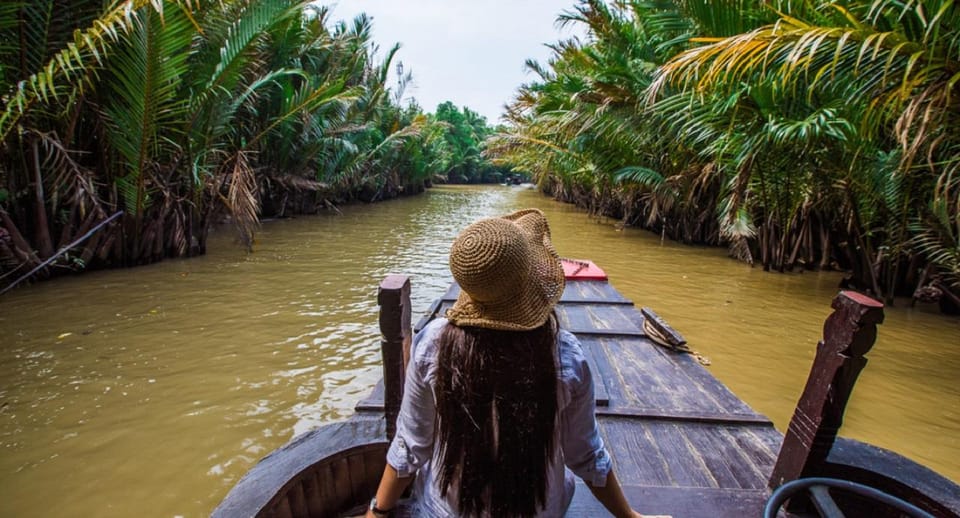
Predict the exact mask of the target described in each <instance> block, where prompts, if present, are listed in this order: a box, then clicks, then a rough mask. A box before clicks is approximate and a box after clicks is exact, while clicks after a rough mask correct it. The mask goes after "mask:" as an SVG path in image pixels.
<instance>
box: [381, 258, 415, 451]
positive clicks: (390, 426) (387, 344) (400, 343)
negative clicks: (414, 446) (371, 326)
mask: <svg viewBox="0 0 960 518" xmlns="http://www.w3.org/2000/svg"><path fill="white" fill-rule="evenodd" d="M377 304H379V305H380V334H381V337H380V353H381V354H382V355H383V413H384V415H385V416H386V418H387V440H388V441H392V440H393V436H394V435H395V434H396V433H397V415H398V414H399V413H400V401H401V400H403V380H404V373H405V372H406V366H407V362H408V361H409V359H410V343H411V338H412V336H413V335H412V332H411V329H410V278H409V277H407V276H406V275H388V276H387V277H386V278H385V279H384V280H383V282H381V283H380V289H379V290H378V291H377Z"/></svg>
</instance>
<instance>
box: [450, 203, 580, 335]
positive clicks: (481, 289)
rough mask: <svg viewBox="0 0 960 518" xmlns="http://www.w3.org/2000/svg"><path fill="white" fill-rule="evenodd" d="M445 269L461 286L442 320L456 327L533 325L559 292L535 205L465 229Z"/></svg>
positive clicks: (553, 256)
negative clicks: (533, 207) (458, 293)
mask: <svg viewBox="0 0 960 518" xmlns="http://www.w3.org/2000/svg"><path fill="white" fill-rule="evenodd" d="M450 271H451V272H452V273H453V278H454V279H456V281H457V283H458V284H459V285H460V288H461V290H460V296H459V297H458V298H457V301H456V302H455V303H454V304H453V307H452V308H450V309H449V310H448V311H447V319H449V321H450V322H451V323H453V324H455V325H458V326H476V327H483V328H487V329H502V330H508V331H525V330H529V329H535V328H537V327H540V326H541V325H543V323H544V322H546V321H547V317H548V316H549V315H550V312H551V311H552V310H553V306H554V305H555V304H556V303H557V301H558V300H560V296H561V295H562V294H563V286H564V277H563V266H562V265H561V263H560V257H559V256H558V255H557V251H556V250H554V248H553V244H552V243H551V242H550V227H549V226H548V225H547V218H546V217H544V215H543V213H542V212H540V211H539V210H537V209H526V210H521V211H518V212H514V213H513V214H508V215H506V216H502V217H499V218H490V219H482V220H480V221H477V222H476V223H474V224H472V225H470V226H469V227H467V228H466V229H464V230H463V232H461V233H460V235H459V236H457V239H456V240H455V241H454V242H453V246H452V247H451V249H450Z"/></svg>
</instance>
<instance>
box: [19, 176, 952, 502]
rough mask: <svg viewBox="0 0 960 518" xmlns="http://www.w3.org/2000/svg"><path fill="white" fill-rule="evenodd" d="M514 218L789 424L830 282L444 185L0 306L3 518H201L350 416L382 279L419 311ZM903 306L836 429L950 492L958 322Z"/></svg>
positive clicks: (524, 192)
mask: <svg viewBox="0 0 960 518" xmlns="http://www.w3.org/2000/svg"><path fill="white" fill-rule="evenodd" d="M528 206H533V207H539V208H541V209H542V210H544V211H545V212H546V213H547V217H548V218H549V220H550V223H551V227H552V229H553V236H554V243H555V245H556V247H557V249H558V251H559V252H560V254H561V255H562V256H565V257H572V258H589V259H592V260H594V261H595V262H597V263H598V264H599V265H600V266H601V267H603V268H604V269H605V270H606V271H607V273H608V275H609V276H610V281H611V283H612V284H613V285H614V286H615V287H617V288H618V289H619V290H620V291H621V292H622V293H623V294H624V295H625V296H627V297H628V298H630V299H632V300H634V301H635V302H636V303H637V305H644V306H649V307H651V308H653V309H654V310H655V311H657V312H658V313H659V314H660V315H661V316H663V317H664V318H665V319H666V320H667V321H668V322H670V324H671V325H672V326H673V327H675V328H676V329H677V330H679V331H680V332H681V333H682V334H684V335H685V336H686V337H687V339H688V340H689V343H690V345H691V347H692V348H693V349H696V350H697V351H699V352H700V353H701V354H703V355H704V356H707V357H708V358H710V360H711V361H712V365H711V366H710V367H708V368H709V369H710V371H711V372H713V373H714V375H716V376H717V377H718V378H719V379H720V380H721V381H723V382H724V383H726V384H727V385H728V386H729V387H730V388H731V389H732V390H733V391H734V392H735V393H736V394H738V395H739V396H740V397H741V398H743V399H744V400H745V401H747V403H749V404H750V405H751V406H752V407H753V408H754V409H756V410H757V411H759V412H761V413H764V414H766V415H768V416H769V417H771V418H772V419H773V420H774V422H775V423H776V425H777V427H778V428H779V429H780V430H783V429H784V428H785V427H786V424H787V423H788V422H789V419H790V416H791V414H792V412H793V408H794V405H795V403H796V400H797V397H798V396H799V394H800V391H801V390H802V388H803V384H804V381H805V380H806V377H807V374H808V372H809V368H810V363H811V361H812V359H813V355H814V351H815V346H816V343H817V340H818V339H819V337H820V332H821V326H822V322H823V320H824V318H826V316H827V315H829V313H830V311H831V309H830V301H831V299H832V298H833V296H834V295H836V292H837V288H836V287H837V284H838V282H839V280H840V275H839V274H836V273H811V272H807V273H802V274H786V275H784V274H774V273H766V272H763V271H762V270H761V269H759V268H750V267H749V266H747V265H744V264H740V263H737V262H735V261H733V260H731V259H728V258H727V257H726V255H725V252H724V251H723V250H717V249H710V248H702V247H689V246H684V245H679V244H676V243H671V242H665V243H661V242H660V239H659V237H658V236H655V235H652V234H650V233H648V232H644V231H639V230H634V229H629V228H628V229H624V230H622V231H618V230H617V229H616V228H615V226H614V225H613V223H614V222H611V221H604V220H597V219H596V218H591V217H589V216H588V215H586V214H584V213H583V211H581V210H579V209H576V208H575V207H572V206H570V205H565V204H561V203H557V202H555V201H552V200H550V199H548V198H545V197H542V196H541V195H539V194H538V193H537V192H535V191H533V190H531V189H526V188H523V187H501V186H494V187H482V188H476V187H453V186H441V187H437V188H434V189H431V190H430V191H428V193H427V194H424V195H421V196H415V197H411V198H405V199H400V200H393V201H389V202H384V203H379V204H373V205H355V206H348V207H345V208H343V213H342V214H340V215H324V216H315V217H302V218H296V219H288V220H282V221H268V222H265V223H264V224H263V227H262V229H261V231H260V232H259V234H258V236H257V241H256V244H255V246H254V248H255V251H254V253H252V254H247V253H246V252H244V251H243V249H242V247H241V246H239V245H236V244H235V243H234V242H233V234H232V231H231V230H230V229H229V228H224V229H218V230H217V231H216V232H215V233H214V234H213V236H212V238H211V241H210V243H209V246H208V250H209V253H208V254H207V255H206V256H203V257H198V258H193V259H187V260H171V261H164V262H162V263H159V264H154V265H150V266H145V267H140V268H135V269H127V270H114V271H102V272H92V273H89V274H85V275H81V276H76V277H69V278H61V279H57V280H55V281H52V282H46V283H40V284H37V285H34V286H28V287H24V288H21V289H16V290H13V291H12V292H9V293H7V294H6V295H4V296H3V297H0V337H3V338H2V344H0V451H2V456H0V516H9V517H21V516H23V517H26V516H38V515H42V516H46V517H75V516H76V517H81V516H98V517H127V516H157V517H176V516H182V517H199V516H206V515H208V514H209V513H210V511H211V510H212V509H213V508H214V507H215V506H216V505H217V503H218V502H219V501H220V499H221V498H222V497H223V496H224V495H225V494H226V492H227V491H228V490H229V489H230V487H231V486H232V485H233V484H234V483H236V481H237V480H238V479H239V478H240V477H241V476H242V475H243V474H244V473H245V472H246V471H247V470H248V469H249V468H250V467H251V466H252V465H253V464H254V463H256V462H257V460H259V459H260V458H261V457H263V456H264V455H266V454H267V453H269V452H270V451H271V450H273V449H274V448H277V447H279V446H281V445H282V444H284V443H286V442H287V441H288V440H290V439H291V438H292V437H294V436H295V435H297V434H300V433H302V432H304V431H306V430H309V429H311V428H313V427H316V426H318V425H320V424H323V423H326V422H330V421H334V420H338V419H344V418H346V417H348V416H349V415H350V414H351V413H352V408H353V405H354V404H355V403H356V401H358V400H359V399H360V398H361V397H362V396H363V395H365V394H366V393H367V392H368V391H369V390H370V388H371V387H372V386H373V384H374V383H375V382H376V381H377V379H378V378H379V376H380V370H379V369H380V367H379V360H380V358H379V346H378V341H377V340H378V336H377V328H376V312H377V306H376V300H375V299H376V288H377V284H378V283H379V281H380V279H381V278H382V277H383V276H384V275H386V274H388V273H405V274H409V275H412V277H413V297H414V300H413V304H414V318H418V317H419V315H420V314H422V313H423V312H424V311H426V309H427V307H428V305H429V304H430V302H431V301H432V300H433V299H435V298H436V297H438V296H440V295H441V294H442V293H443V291H444V290H445V288H446V287H447V285H448V283H449V282H450V275H449V272H448V271H447V267H446V254H447V251H448V250H449V245H450V243H451V242H452V240H453V238H454V236H456V234H457V232H458V231H459V230H460V229H461V228H463V227H464V226H465V225H466V224H468V223H469V222H471V221H473V220H475V219H477V218H480V217H486V216H493V215H498V214H503V213H506V212H510V211H512V210H515V209H518V208H522V207H528ZM906 306H907V304H906V303H905V302H900V303H899V304H898V305H897V306H896V307H892V308H887V310H886V321H885V323H884V324H883V325H882V326H880V331H879V339H878V341H877V344H876V346H875V347H874V349H873V350H872V351H871V352H870V353H869V354H868V358H869V359H870V362H869V364H868V365H867V367H866V369H865V371H864V373H863V374H862V375H861V378H860V382H859V383H858V384H857V387H856V388H855V390H854V393H853V396H852V399H851V403H850V406H849V407H848V410H847V414H846V419H845V424H844V427H843V428H842V429H841V435H845V436H850V437H854V438H858V439H861V440H865V441H869V442H872V443H875V444H877V445H880V446H883V447H886V448H889V449H892V450H895V451H897V452H900V453H902V454H904V455H907V456H909V457H911V458H913V459H915V460H917V461H919V462H921V463H923V464H926V465H928V466H931V467H933V468H934V469H936V470H937V471H939V472H940V473H941V474H943V475H945V476H947V477H949V478H952V479H953V480H960V466H958V458H960V456H958V454H957V451H958V446H960V384H958V383H957V374H958V373H960V319H957V318H955V317H953V318H951V317H945V316H942V315H939V314H937V313H936V311H935V310H934V308H931V307H917V308H913V309H910V308H908V307H906Z"/></svg>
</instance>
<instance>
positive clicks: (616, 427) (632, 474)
mask: <svg viewBox="0 0 960 518" xmlns="http://www.w3.org/2000/svg"><path fill="white" fill-rule="evenodd" d="M599 425H600V435H601V436H602V437H603V441H604V444H605V445H606V448H607V451H608V452H609V453H610V456H611V457H613V460H614V465H615V466H616V469H617V477H618V478H619V479H620V482H621V483H623V484H644V485H652V486H670V485H671V484H672V481H671V479H670V476H669V474H668V473H667V471H666V470H665V469H664V467H665V466H666V459H664V457H663V455H662V454H661V451H660V445H658V444H657V443H656V441H654V439H653V436H652V435H651V434H650V432H649V430H648V429H647V428H648V423H645V422H643V421H639V420H630V419H614V418H607V419H603V420H601V421H599Z"/></svg>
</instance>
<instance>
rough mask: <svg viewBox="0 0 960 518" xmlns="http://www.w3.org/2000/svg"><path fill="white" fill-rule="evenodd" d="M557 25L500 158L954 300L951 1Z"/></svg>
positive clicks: (958, 76)
mask: <svg viewBox="0 0 960 518" xmlns="http://www.w3.org/2000/svg"><path fill="white" fill-rule="evenodd" d="M560 22H561V23H563V24H580V25H581V26H582V27H584V28H585V29H586V37H585V38H584V39H583V40H579V39H573V40H569V41H562V42H559V43H557V44H555V45H554V46H553V50H554V56H553V57H552V58H551V60H550V61H549V63H547V64H541V63H536V62H530V63H528V67H529V68H530V69H531V70H532V71H533V72H535V73H536V74H537V76H538V78H537V80H536V81H535V82H532V83H531V84H528V85H524V86H523V87H521V89H520V90H519V92H518V93H517V95H516V98H515V100H514V101H513V102H512V103H511V105H510V106H509V109H508V114H507V117H508V119H509V129H508V130H507V131H505V132H503V133H501V134H499V135H497V136H496V137H495V139H494V140H493V143H492V145H491V147H490V151H491V152H492V154H493V156H495V157H498V158H500V159H502V160H506V161H510V162H513V163H515V164H519V167H520V168H522V169H523V170H525V171H527V172H529V173H530V174H532V175H534V176H535V177H536V178H537V180H538V181H539V183H540V185H541V186H543V187H544V188H545V189H547V190H548V191H550V192H552V193H553V194H555V195H556V196H558V197H560V198H562V199H566V200H570V201H575V202H577V203H580V204H582V205H585V206H587V207H590V208H591V209H592V210H595V211H597V212H601V213H604V214H610V215H614V216H616V217H621V218H623V221H624V223H626V224H635V225H640V226H643V227H646V228H649V229H652V230H654V231H656V232H658V233H662V234H664V235H666V236H668V237H671V238H673V239H676V240H680V241H684V242H688V243H706V244H719V245H726V246H728V247H729V250H730V253H731V255H733V256H735V257H737V258H740V259H742V260H744V261H747V262H750V263H754V262H758V263H760V264H762V265H763V267H764V268H766V269H775V270H780V271H783V270H788V269H793V268H798V267H801V268H803V267H805V268H831V267H832V268H841V269H849V270H850V271H852V278H851V282H852V283H855V284H857V285H859V286H860V287H862V288H864V289H867V290H870V291H872V292H873V293H875V294H876V295H878V296H881V297H884V298H886V299H887V300H892V297H893V296H894V295H913V294H914V293H915V291H917V293H918V294H921V295H927V296H930V297H932V298H936V297H939V296H941V295H942V296H943V297H945V300H951V299H952V300H956V299H955V298H953V295H952V294H951V293H950V292H949V290H951V289H952V290H953V291H954V292H955V293H960V171H958V166H960V132H958V131H957V128H958V127H960V124H958V123H960V87H958V82H960V7H958V6H957V5H956V4H955V3H954V2H952V1H949V0H929V1H923V2H918V1H893V0H874V1H860V0H839V1H832V2H824V1H815V0H810V1H805V2H804V1H802V2H793V1H786V0H773V1H762V2H761V1H756V0H754V1H751V0H740V1H733V0H712V1H710V0H708V1H688V0H675V1H672V2H666V1H657V0H653V1H651V0H623V1H616V2H612V3H607V2H603V1H600V0H586V1H581V2H580V3H578V4H577V5H576V6H575V7H574V8H573V9H571V10H570V11H568V12H565V13H564V14H562V15H561V17H560ZM917 288H923V289H921V290H917Z"/></svg>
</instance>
